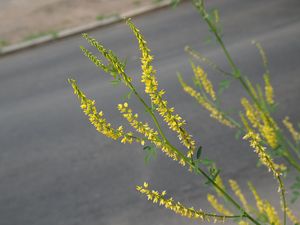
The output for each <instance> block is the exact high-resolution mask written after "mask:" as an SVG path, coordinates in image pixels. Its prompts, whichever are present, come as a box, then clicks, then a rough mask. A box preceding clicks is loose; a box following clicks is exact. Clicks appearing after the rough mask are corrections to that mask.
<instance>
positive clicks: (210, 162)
mask: <svg viewBox="0 0 300 225" xmlns="http://www.w3.org/2000/svg"><path fill="white" fill-rule="evenodd" d="M201 162H202V163H203V164H204V165H205V166H211V165H212V164H213V163H214V162H213V161H212V160H209V159H202V160H201Z"/></svg>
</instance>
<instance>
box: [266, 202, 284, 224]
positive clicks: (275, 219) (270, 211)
mask: <svg viewBox="0 0 300 225" xmlns="http://www.w3.org/2000/svg"><path fill="white" fill-rule="evenodd" d="M264 212H265V213H266V215H267V217H268V219H269V222H270V224H274V225H281V221H280V218H279V216H278V213H277V211H276V209H275V208H274V207H273V206H272V205H271V204H270V203H269V202H268V201H264Z"/></svg>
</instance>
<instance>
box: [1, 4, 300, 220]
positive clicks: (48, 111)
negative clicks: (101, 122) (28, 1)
mask: <svg viewBox="0 0 300 225" xmlns="http://www.w3.org/2000/svg"><path fill="white" fill-rule="evenodd" d="M208 6H209V7H212V8H214V7H216V8H219V9H220V17H221V21H222V25H223V30H224V39H225V42H226V45H227V46H228V49H229V51H230V52H231V53H232V55H233V58H234V59H235V60H236V63H237V64H238V65H239V66H240V68H241V70H242V71H243V72H244V73H246V74H248V75H249V77H250V78H251V79H252V80H253V81H256V82H262V73H263V68H262V65H261V60H260V58H259V54H258V52H257V49H256V48H255V47H254V46H253V45H252V44H251V41H252V40H253V39H255V40H257V41H260V42H261V44H262V45H263V46H264V48H265V50H266V53H267V55H268V57H269V64H270V71H271V74H272V76H271V81H272V83H273V86H274V88H275V95H276V101H277V102H278V103H279V106H278V111H277V112H276V113H275V116H276V118H278V119H281V118H283V117H284V116H285V115H288V116H290V118H291V119H292V120H293V121H300V117H299V115H300V105H299V102H300V64H299V58H300V42H299V40H300V13H299V12H300V2H299V1H298V0H265V1H259V0H252V1H246V0H228V1H218V0H212V1H208ZM133 21H134V22H135V23H136V25H137V26H138V27H139V28H140V29H141V31H142V33H143V34H144V36H145V37H146V39H147V40H148V43H149V47H150V48H151V50H152V53H153V54H154V56H155V61H154V65H155V67H156V69H157V77H158V80H159V85H160V87H161V88H163V89H165V90H166V92H167V94H166V96H167V98H168V100H169V104H170V105H172V106H174V107H175V109H176V112H178V113H179V114H180V115H182V116H183V118H185V119H186V121H187V126H186V127H187V129H188V131H189V132H190V133H191V134H193V136H194V137H196V140H197V143H198V144H201V145H202V146H203V151H204V152H203V157H207V158H210V159H213V160H215V161H216V162H217V165H218V166H219V167H220V168H222V171H221V174H222V176H223V178H224V179H225V180H226V179H229V178H233V179H236V180H238V181H239V182H240V185H241V187H242V188H243V190H244V191H245V192H246V193H249V192H248V191H247V188H246V186H247V181H248V180H249V181H252V182H253V183H254V184H255V185H256V187H257V189H258V191H259V193H260V194H261V195H264V196H265V197H266V198H268V199H270V201H271V202H272V203H274V204H275V205H277V206H278V195H277V191H276V187H275V185H276V181H274V179H273V178H272V176H271V174H270V173H268V172H267V171H266V170H265V169H264V168H263V167H261V168H257V167H256V166H255V165H256V161H257V156H256V154H255V153H253V151H252V150H251V149H250V147H248V144H247V143H246V142H241V141H240V140H235V139H234V131H232V130H231V129H229V128H226V127H223V126H221V125H219V124H218V123H217V122H215V121H214V120H212V119H211V118H209V114H208V113H207V112H206V111H205V110H203V109H202V108H201V107H200V106H199V105H197V104H196V103H195V101H194V100H193V99H192V98H190V97H189V96H187V95H186V94H185V93H184V92H183V91H182V90H181V88H180V85H179V83H178V81H177V78H176V72H181V73H182V74H183V76H184V79H185V80H186V81H187V82H189V83H192V73H191V69H190V66H189V59H190V58H189V56H188V55H187V54H186V53H185V52H184V47H185V46H186V45H189V46H191V47H193V48H195V49H197V50H198V51H200V52H201V53H203V54H205V55H206V56H208V57H210V58H211V59H213V60H214V61H216V62H217V63H218V64H220V65H221V66H222V67H224V68H225V69H226V68H228V65H227V64H226V60H225V58H224V55H223V54H222V52H221V51H220V49H219V48H218V46H217V45H216V44H215V43H214V41H212V42H211V43H207V41H206V40H207V37H208V36H209V32H208V29H207V27H206V25H205V24H204V23H203V21H202V20H201V19H200V17H199V16H198V14H197V12H196V11H195V9H193V7H192V6H191V5H190V4H189V3H183V4H181V5H180V6H178V7H177V8H175V9H171V8H167V9H162V10H158V11H156V12H152V13H149V14H145V15H143V16H139V17H137V18H135V19H134V20H133ZM90 35H92V36H94V37H96V38H97V39H98V40H99V41H101V42H102V43H103V44H104V45H105V46H107V47H109V48H111V49H113V50H114V51H115V52H116V53H117V54H118V55H120V57H122V58H124V59H125V58H126V59H127V61H128V67H127V71H128V73H129V74H131V75H132V77H134V83H135V84H136V85H137V87H138V89H139V90H140V91H142V90H143V86H142V85H141V84H140V83H139V79H140V74H141V72H140V69H139V57H140V56H139V52H138V48H137V43H136V40H135V39H134V36H133V34H132V33H131V32H130V29H129V28H128V27H127V26H126V24H125V23H118V24H114V25H111V26H108V27H105V28H103V29H99V30H95V31H93V32H90ZM80 45H84V46H88V45H87V43H86V42H85V41H84V40H83V39H82V38H81V37H80V36H74V37H71V38H66V39H64V40H61V41H57V42H54V43H50V44H47V45H44V46H40V47H36V48H33V49H30V50H27V51H23V52H20V53H17V54H11V55H8V56H5V57H2V58H0V105H1V108H0V143H1V149H0V180H1V183H0V193H1V195H0V224H1V225H77V224H78V225H79V224H80V225H96V224H97V225H134V224H139V225H150V224H151V225H154V224H155V225H177V224H183V223H184V224H196V223H199V221H190V220H187V219H183V218H181V217H179V216H177V215H173V213H171V212H169V211H167V210H165V209H162V208H160V207H158V206H154V205H153V204H151V203H149V202H147V201H146V199H145V198H144V197H142V196H140V195H139V194H138V193H137V192H136V191H135V185H137V184H142V183H143V182H144V181H148V182H149V183H150V184H151V186H152V187H153V188H154V189H158V190H165V189H166V190H168V193H169V194H170V195H172V196H174V198H175V199H178V200H180V201H182V202H183V203H185V204H187V205H194V206H195V207H197V208H199V207H200V208H202V209H206V208H208V203H207V201H206V193H207V191H208V190H209V191H210V189H209V187H207V186H206V185H204V184H203V183H204V182H205V180H203V179H202V178H200V177H196V176H195V175H193V174H191V173H189V172H188V171H185V170H184V169H183V168H182V167H180V166H179V165H178V164H177V163H176V162H173V161H170V160H169V159H168V158H167V157H165V156H164V155H163V154H161V153H159V154H158V156H157V159H155V160H151V161H150V162H149V163H148V164H145V163H144V157H145V154H144V152H143V150H142V147H141V146H138V145H123V144H121V143H116V142H114V141H112V140H110V139H108V138H106V137H103V136H102V135H100V134H98V133H97V132H96V131H95V129H94V128H93V127H92V126H91V125H90V124H89V123H88V121H87V119H86V117H85V116H84V115H83V113H82V112H81V110H80V108H79V104H78V101H77V100H76V98H75V97H74V96H73V94H72V90H71V87H70V85H69V84H68V83H67V78H69V77H72V78H75V79H77V80H78V84H79V85H80V87H81V88H82V89H83V90H84V91H85V92H86V93H87V95H88V96H89V97H91V98H94V99H95V100H96V101H97V106H98V108H99V109H101V110H103V111H104V113H105V115H106V117H107V120H109V121H110V122H111V123H112V124H113V125H120V124H123V123H126V122H125V120H123V119H122V118H121V116H120V115H119V113H118V111H117V109H116V106H117V104H118V103H120V102H123V101H124V100H122V99H121V96H123V95H124V94H126V93H128V90H126V88H125V87H122V86H120V87H114V86H112V85H111V83H110V81H111V78H110V77H109V76H108V75H106V74H104V73H103V72H101V71H99V70H98V69H97V68H96V67H95V66H94V65H93V64H92V63H90V62H89V60H88V59H87V58H85V57H84V56H83V55H82V53H81V51H80V49H79V46H80ZM89 49H92V48H90V47H89ZM207 71H208V74H209V76H210V78H211V80H213V81H214V82H219V81H220V80H222V77H221V76H220V75H219V74H216V73H215V72H213V71H211V70H210V69H207ZM243 95H245V93H244V91H243V89H242V88H241V87H240V86H239V84H238V83H237V82H233V84H232V86H231V88H230V90H228V91H226V92H225V95H224V98H223V105H224V106H225V107H226V108H228V109H230V110H231V111H233V112H235V111H238V110H239V109H240V106H239V98H240V97H241V96H243ZM129 103H130V106H131V107H132V108H134V110H135V111H137V112H139V113H140V114H141V117H142V118H144V119H147V118H146V114H145V113H144V110H143V108H142V106H141V104H139V103H138V102H137V101H136V100H135V99H130V100H129ZM167 133H168V136H169V137H170V139H171V140H172V141H174V143H175V145H178V142H177V140H176V135H174V134H172V133H171V132H167ZM178 146H179V145H178ZM286 182H287V185H290V183H291V179H287V180H286ZM248 196H249V201H253V200H251V196H250V195H248ZM298 206H299V204H298V205H297V204H296V205H294V206H292V208H294V209H297V207H298ZM296 211H297V210H296ZM228 224H232V223H228Z"/></svg>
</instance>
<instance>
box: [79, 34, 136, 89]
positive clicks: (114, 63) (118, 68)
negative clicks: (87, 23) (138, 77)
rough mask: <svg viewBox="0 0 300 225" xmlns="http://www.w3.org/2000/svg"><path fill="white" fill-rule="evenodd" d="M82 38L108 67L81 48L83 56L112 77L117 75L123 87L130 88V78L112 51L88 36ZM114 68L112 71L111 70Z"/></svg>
mask: <svg viewBox="0 0 300 225" xmlns="http://www.w3.org/2000/svg"><path fill="white" fill-rule="evenodd" d="M82 36H83V37H84V38H85V39H86V40H87V41H88V43H89V44H90V45H91V46H94V47H95V48H96V49H97V50H98V51H99V52H100V53H101V54H102V55H103V56H104V57H105V58H106V59H107V61H108V62H109V65H108V66H106V65H104V64H102V63H101V61H100V60H99V59H98V58H97V57H96V56H93V55H92V53H90V52H89V51H88V50H86V49H85V48H83V47H81V49H82V51H83V52H84V54H85V55H86V56H87V57H88V58H89V59H90V60H91V61H92V62H94V64H95V65H96V66H98V67H100V68H102V69H103V70H104V71H105V72H108V73H111V75H112V76H114V77H115V76H116V73H117V74H119V75H120V76H121V77H122V79H123V81H124V83H125V85H127V86H130V82H131V80H132V79H131V78H130V77H129V76H127V74H126V73H125V67H124V65H123V63H122V62H121V61H120V60H119V59H118V57H117V56H115V54H114V53H113V51H111V50H108V49H106V48H104V46H103V45H102V44H100V43H99V42H98V41H97V40H96V39H95V38H92V37H90V36H89V35H88V34H86V33H84V34H82ZM113 68H114V69H113Z"/></svg>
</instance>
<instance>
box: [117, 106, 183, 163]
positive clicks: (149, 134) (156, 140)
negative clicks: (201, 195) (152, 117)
mask: <svg viewBox="0 0 300 225" xmlns="http://www.w3.org/2000/svg"><path fill="white" fill-rule="evenodd" d="M118 110H119V111H120V112H121V113H122V115H123V117H124V118H125V119H127V121H128V122H129V124H130V125H131V126H132V127H133V128H134V129H136V131H137V132H139V133H141V134H143V135H144V136H145V137H146V138H147V139H148V140H149V141H150V142H151V143H153V144H154V145H155V146H156V147H157V148H160V149H161V150H162V151H163V152H164V153H165V154H166V155H167V156H168V157H170V158H172V159H173V160H175V161H179V163H180V164H181V165H183V166H184V165H185V160H184V159H181V158H180V156H179V155H178V154H177V153H176V152H175V151H173V150H172V149H171V148H170V146H169V145H167V144H166V143H165V142H164V141H162V140H161V138H160V137H159V135H158V132H157V131H154V130H153V129H152V128H150V126H149V124H148V123H143V122H140V121H138V114H133V113H132V109H130V108H129V107H128V103H127V102H125V103H123V104H119V105H118Z"/></svg>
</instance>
